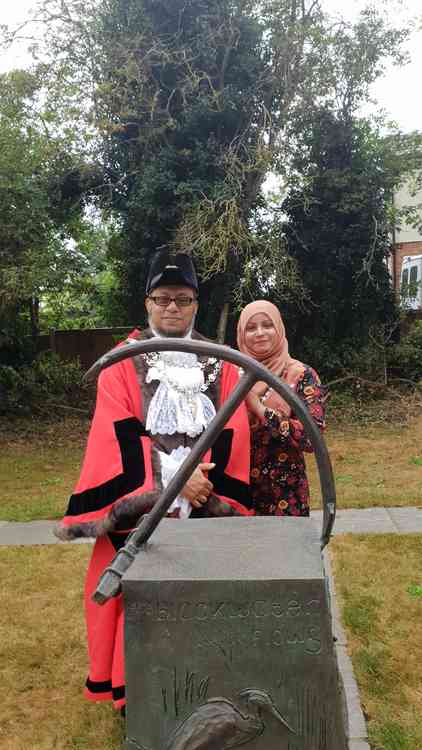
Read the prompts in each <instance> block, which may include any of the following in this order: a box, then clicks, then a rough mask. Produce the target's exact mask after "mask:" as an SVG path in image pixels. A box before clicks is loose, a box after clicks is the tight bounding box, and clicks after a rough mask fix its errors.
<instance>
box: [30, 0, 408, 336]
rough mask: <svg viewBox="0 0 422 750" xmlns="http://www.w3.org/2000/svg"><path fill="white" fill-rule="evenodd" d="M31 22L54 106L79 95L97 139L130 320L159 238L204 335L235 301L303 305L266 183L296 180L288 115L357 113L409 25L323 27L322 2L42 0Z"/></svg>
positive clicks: (296, 135) (300, 118) (294, 135)
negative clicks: (182, 258)
mask: <svg viewBox="0 0 422 750" xmlns="http://www.w3.org/2000/svg"><path fill="white" fill-rule="evenodd" d="M37 19H38V20H39V21H42V22H43V23H44V24H45V27H46V29H47V34H46V44H47V52H46V54H47V57H46V59H47V61H48V66H47V67H48V68H49V70H50V74H51V76H52V77H53V78H55V80H56V82H58V83H57V84H56V88H55V90H56V95H57V97H58V98H59V99H60V97H62V98H63V97H64V98H66V97H67V98H68V100H69V101H73V102H75V101H76V100H77V99H78V96H77V95H76V92H79V100H80V101H79V103H78V106H76V105H75V107H76V110H77V112H78V117H82V119H83V117H84V115H85V119H86V125H87V128H88V130H89V129H90V128H94V130H95V132H97V134H98V140H96V139H95V138H94V140H93V144H91V148H95V149H96V148H97V146H98V152H99V154H100V155H101V160H102V165H103V182H102V185H101V196H102V201H103V205H107V206H108V207H110V208H111V210H112V211H113V212H114V215H115V216H117V217H118V220H119V225H120V237H119V236H117V235H115V236H114V237H113V242H112V243H111V244H110V253H111V255H112V257H113V260H114V264H115V266H114V267H115V269H116V273H117V274H118V277H119V280H120V285H121V290H122V294H123V297H124V299H125V300H126V302H127V308H128V317H129V318H130V319H132V320H137V319H139V317H140V315H141V314H142V291H141V290H142V288H143V284H144V278H145V270H146V265H147V262H148V259H149V256H150V254H151V253H152V252H154V251H155V250H156V249H157V247H159V246H162V245H167V246H169V247H172V248H175V249H178V250H180V249H182V250H184V251H188V252H191V253H193V255H194V256H195V258H196V261H197V264H198V266H199V269H200V273H201V277H202V290H201V291H202V296H204V297H206V300H207V305H206V306H204V307H203V308H202V315H204V316H206V320H205V319H204V320H203V322H204V323H205V326H203V328H204V330H206V331H208V332H210V333H213V332H215V330H216V327H217V323H218V321H219V326H218V328H219V335H220V338H223V337H224V331H225V326H226V322H227V317H228V316H227V313H228V305H229V302H231V303H232V304H233V299H237V300H238V301H240V300H244V299H247V298H248V295H250V294H252V293H256V292H255V290H258V291H259V292H260V293H261V294H262V293H265V294H267V295H268V296H272V295H277V294H278V296H279V297H286V295H288V294H289V293H290V294H293V293H297V295H299V296H300V295H301V287H300V284H298V275H297V271H296V267H295V263H294V262H292V261H291V260H290V259H289V258H288V256H287V253H286V244H285V242H284V241H283V238H282V236H281V233H280V231H279V228H278V223H277V222H276V221H272V217H271V216H270V214H269V212H268V207H267V206H266V202H265V200H264V197H263V195H262V191H261V186H262V183H263V180H264V178H265V176H266V174H267V173H268V171H270V170H275V171H278V172H279V173H281V174H282V175H283V177H284V178H285V179H286V178H292V179H295V177H296V176H297V174H298V172H297V169H298V165H297V164H296V163H295V154H297V146H298V144H300V142H301V139H302V136H303V133H302V131H301V130H300V127H299V125H300V122H303V123H305V124H306V126H307V127H308V128H309V127H310V125H309V117H308V119H307V114H309V112H311V113H312V112H314V111H315V110H317V111H318V109H320V108H321V107H322V106H324V107H325V108H326V109H327V110H332V111H335V112H340V110H343V119H345V116H346V114H345V113H346V112H347V113H349V115H350V113H352V112H354V111H356V108H357V106H359V104H360V103H361V102H362V101H363V100H364V99H365V98H366V96H367V92H368V87H369V85H370V84H371V82H372V81H373V80H374V79H375V78H376V77H377V76H378V75H379V74H380V72H381V71H382V68H383V64H384V61H385V59H386V58H387V57H392V58H393V59H396V60H398V61H400V60H401V53H400V45H401V42H402V41H403V40H404V38H405V36H406V33H407V32H406V31H405V30H397V29H394V28H390V27H389V25H388V23H387V22H386V21H385V19H384V17H383V15H382V14H381V13H379V12H377V11H375V10H367V11H365V12H364V13H363V14H362V15H361V17H360V19H359V21H358V23H357V24H356V25H355V26H354V27H347V25H345V24H344V23H343V22H333V21H332V19H328V18H326V17H325V16H324V14H323V12H322V9H321V4H320V2H319V0H303V2H300V3H298V2H297V0H264V2H261V3H259V4H258V3H256V2H254V1H253V0H189V2H187V3H186V2H185V0H106V2H101V3H100V2H99V1H98V0H88V1H87V2H84V3H82V2H81V0H68V1H67V2H66V3H63V2H62V0H42V1H41V2H40V3H39V7H38V11H37ZM72 89H73V94H72ZM63 92H65V93H64V94H63ZM72 97H73V98H72ZM81 102H82V105H81ZM67 106H68V105H67ZM304 135H305V136H306V133H305V134H304ZM305 145H306V144H305ZM281 271H282V272H281ZM260 280H262V281H260ZM122 322H123V321H122Z"/></svg>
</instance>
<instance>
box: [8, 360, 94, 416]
mask: <svg viewBox="0 0 422 750" xmlns="http://www.w3.org/2000/svg"><path fill="white" fill-rule="evenodd" d="M82 374H83V373H82V370H81V368H80V366H79V364H78V362H74V361H68V362H63V360H61V359H59V357H57V355H55V354H52V353H51V352H48V353H44V354H41V355H39V356H38V357H37V358H36V359H34V361H33V362H32V363H31V364H27V365H24V366H22V367H12V366H11V365H0V413H1V414H3V415H6V414H11V415H14V416H16V415H19V414H22V415H25V414H31V413H33V412H34V411H38V412H39V411H41V412H47V411H48V410H49V409H51V408H52V405H53V404H54V403H57V402H59V403H61V404H65V405H66V404H67V405H70V406H72V405H73V406H79V405H80V404H81V403H84V402H87V400H88V397H87V393H86V391H84V390H83V389H82V386H81V381H82Z"/></svg>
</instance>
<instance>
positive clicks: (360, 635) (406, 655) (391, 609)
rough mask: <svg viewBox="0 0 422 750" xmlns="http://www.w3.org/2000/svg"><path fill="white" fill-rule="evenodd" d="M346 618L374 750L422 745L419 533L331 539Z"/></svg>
mask: <svg viewBox="0 0 422 750" xmlns="http://www.w3.org/2000/svg"><path fill="white" fill-rule="evenodd" d="M330 550H331V551H332V552H333V558H334V560H333V563H334V565H333V569H334V576H335V581H336V590H337V594H338V598H339V603H340V606H341V610H342V619H343V623H344V625H345V628H346V631H347V636H348V650H349V653H350V654H351V657H352V661H353V666H354V670H355V675H356V678H357V681H358V684H359V688H360V692H361V699H362V704H363V709H364V712H365V714H366V716H367V720H368V731H369V740H370V745H371V748H372V750H420V748H422V690H421V686H422V628H421V621H422V536H421V535H419V536H418V535H416V534H415V535H406V536H396V535H389V534H385V535H367V536H366V535H365V536H363V535H362V536H360V535H359V536H358V535H351V534H349V535H345V536H338V537H335V539H334V540H333V541H332V543H331V545H330Z"/></svg>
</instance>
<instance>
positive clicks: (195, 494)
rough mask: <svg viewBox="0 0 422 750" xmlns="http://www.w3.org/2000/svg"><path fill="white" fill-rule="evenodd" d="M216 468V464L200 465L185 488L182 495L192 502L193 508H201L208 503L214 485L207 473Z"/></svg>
mask: <svg viewBox="0 0 422 750" xmlns="http://www.w3.org/2000/svg"><path fill="white" fill-rule="evenodd" d="M214 467H215V464H199V465H198V466H197V467H196V469H195V471H194V472H193V474H191V476H190V477H189V479H188V481H187V482H186V484H185V486H184V487H183V490H182V491H181V493H180V494H181V495H183V497H184V498H186V500H188V501H189V502H190V504H191V505H192V507H193V508H201V506H202V505H204V504H205V503H206V502H207V500H208V497H209V494H210V492H212V490H213V488H214V485H213V484H212V482H210V481H209V479H208V478H207V474H206V472H208V471H210V470H211V469H214Z"/></svg>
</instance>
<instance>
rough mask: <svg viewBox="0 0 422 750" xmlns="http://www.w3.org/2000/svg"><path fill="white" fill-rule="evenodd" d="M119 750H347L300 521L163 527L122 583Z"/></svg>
mask: <svg viewBox="0 0 422 750" xmlns="http://www.w3.org/2000/svg"><path fill="white" fill-rule="evenodd" d="M123 594H124V600H125V612H126V632H125V645H126V664H127V667H126V669H127V739H126V743H125V750H139V748H141V749H142V750H194V749H195V748H198V749H199V748H200V749H201V750H206V749H207V748H210V749H211V748H215V749H216V750H217V748H218V749H219V750H223V748H225V747H227V748H229V747H230V748H232V747H235V746H237V745H241V744H242V745H243V744H246V743H247V744H248V750H345V749H346V748H347V741H346V737H345V731H344V725H345V722H344V717H343V702H342V695H341V691H340V682H339V676H338V671H337V664H336V659H335V654H334V648H333V637H332V630H331V621H330V612H329V606H328V601H327V596H328V594H327V587H326V580H325V576H324V570H323V564H322V559H321V550H320V539H319V536H318V534H317V530H316V529H315V527H314V524H313V523H312V522H311V521H310V520H309V519H306V518H299V519H296V518H286V517H285V518H283V517H281V518H262V517H258V518H247V517H245V518H228V519H206V520H205V519H203V520H199V519H198V520H195V521H188V522H180V521H176V522H175V521H174V520H172V519H168V520H164V521H162V522H161V524H160V526H159V528H158V529H157V531H156V533H155V534H154V536H153V538H152V539H151V540H150V541H149V542H148V544H147V545H146V546H144V547H143V548H142V549H141V551H140V552H139V553H138V555H137V557H136V559H135V561H134V563H133V564H132V566H131V567H130V569H129V571H128V572H127V573H126V575H125V577H124V578H123Z"/></svg>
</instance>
